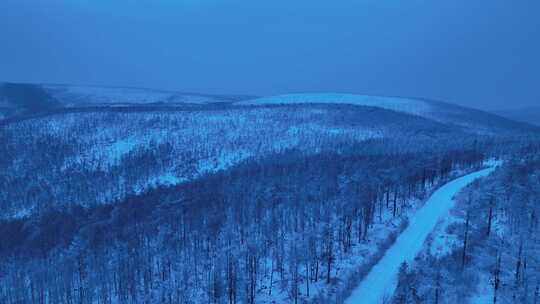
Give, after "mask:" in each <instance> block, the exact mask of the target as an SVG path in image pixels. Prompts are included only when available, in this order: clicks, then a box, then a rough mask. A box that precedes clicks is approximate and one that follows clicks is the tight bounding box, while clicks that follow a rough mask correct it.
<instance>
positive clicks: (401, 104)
mask: <svg viewBox="0 0 540 304" xmlns="http://www.w3.org/2000/svg"><path fill="white" fill-rule="evenodd" d="M236 104H237V105H246V106H247V105H251V106H265V105H295V104H296V105H307V104H334V105H355V106H369V107H378V108H383V109H387V110H392V111H396V112H402V113H407V114H412V115H418V116H422V117H425V118H428V119H432V120H435V121H438V122H442V123H445V124H451V125H454V126H455V127H458V128H463V129H466V130H467V131H469V132H474V133H476V134H483V135H498V134H501V133H505V134H508V133H512V132H530V131H533V132H539V131H540V128H536V127H533V126H531V125H527V124H524V123H519V122H515V121H512V120H510V119H506V118H502V117H500V116H497V115H493V114H490V113H487V112H484V111H480V110H475V109H471V108H465V107H461V106H458V105H454V104H450V103H445V102H440V101H432V100H423V99H413V98H402V97H387V96H370V95H353V94H339V93H315V94H313V93H307V94H287V95H277V96H270V97H262V98H257V99H251V100H245V101H239V102H237V103H236Z"/></svg>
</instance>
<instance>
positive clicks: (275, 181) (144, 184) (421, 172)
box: [0, 105, 523, 304]
mask: <svg viewBox="0 0 540 304" xmlns="http://www.w3.org/2000/svg"><path fill="white" fill-rule="evenodd" d="M404 126H406V127H404ZM0 138H1V141H2V142H3V143H5V144H4V145H2V146H0V155H2V157H1V158H0V168H1V170H0V187H1V189H2V192H1V193H0V200H1V204H0V208H1V210H2V215H3V216H2V218H3V219H2V220H1V221H0V302H2V303H8V304H15V303H40V304H44V303H70V304H71V303H104V304H105V303H260V302H261V301H264V299H268V298H271V297H273V296H278V295H279V297H281V299H286V300H285V301H286V302H291V303H303V302H305V301H307V300H309V301H311V302H319V303H328V302H339V301H340V300H342V299H343V297H345V296H346V295H347V294H348V292H350V286H348V285H347V284H346V283H345V282H344V281H345V280H347V278H343V277H341V276H340V275H341V272H342V271H343V270H342V269H340V268H339V267H337V266H336V265H338V264H339V262H340V261H341V260H344V259H347V258H349V257H350V256H351V255H352V253H353V251H354V250H355V248H359V246H362V244H364V245H365V244H368V245H370V246H373V244H375V243H373V239H374V237H375V235H376V234H378V233H380V231H377V230H375V228H374V227H379V228H378V229H382V228H380V227H383V226H382V225H379V226H377V224H381V223H388V227H386V228H385V229H387V230H389V231H393V232H399V231H398V230H399V229H400V225H405V224H406V220H405V215H406V212H407V210H408V208H411V206H410V202H411V201H413V200H416V201H418V200H420V201H421V200H422V199H423V198H425V197H426V195H427V194H428V193H429V191H430V190H431V189H433V188H434V187H436V186H437V185H438V184H440V183H441V182H444V181H446V180H448V179H449V178H451V177H452V176H454V175H455V174H457V173H463V172H466V171H469V170H473V169H477V168H479V167H480V166H482V163H483V161H484V160H485V159H487V158H490V157H493V156H498V155H500V154H501V153H502V151H505V150H506V152H508V150H509V149H511V147H521V146H522V145H523V144H522V143H521V142H522V140H523V139H521V138H518V136H515V137H514V138H506V139H504V138H494V137H492V136H485V135H478V134H474V133H469V132H467V130H466V129H463V128H458V127H456V126H447V125H444V124H441V123H436V122H434V121H431V120H427V119H424V118H421V117H417V116H411V115H406V114H400V113H397V112H393V111H388V110H381V109H377V108H370V107H353V106H332V107H330V106H325V105H319V106H314V105H310V106H309V107H305V106H285V107H279V106H276V107H243V108H231V109H212V110H205V111H192V112H191V111H183V112H179V113H169V112H166V113H160V112H150V113H140V112H136V113H129V112H128V113H71V114H65V115H57V116H53V117H48V118H38V119H32V120H26V121H22V122H18V123H14V124H9V125H6V126H4V127H2V128H1V129H0ZM171 176H172V177H171ZM171 179H172V181H171ZM386 219H390V220H392V219H396V220H395V221H388V222H385V220H386ZM389 241H391V236H389ZM370 242H371V243H370ZM361 254H364V253H361Z"/></svg>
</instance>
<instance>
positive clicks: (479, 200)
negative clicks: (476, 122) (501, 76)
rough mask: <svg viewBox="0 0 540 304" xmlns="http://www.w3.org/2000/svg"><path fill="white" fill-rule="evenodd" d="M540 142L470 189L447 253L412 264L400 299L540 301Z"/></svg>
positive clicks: (426, 255) (404, 271)
mask: <svg viewBox="0 0 540 304" xmlns="http://www.w3.org/2000/svg"><path fill="white" fill-rule="evenodd" d="M539 203H540V146H538V145H530V146H528V147H526V148H525V149H522V150H521V151H520V153H516V154H515V155H513V156H512V158H511V159H508V160H506V161H505V163H504V164H503V165H502V167H500V168H499V169H497V170H496V171H495V172H494V174H492V175H491V176H489V177H487V178H485V179H482V180H479V181H477V182H476V183H475V184H473V185H471V186H470V187H468V188H467V189H466V190H465V191H463V192H462V193H461V195H460V197H459V199H458V205H457V206H456V210H455V211H454V214H455V217H456V222H455V223H454V224H453V225H450V226H449V227H447V229H446V231H442V233H446V234H449V235H451V236H454V239H455V240H456V241H455V244H454V246H453V249H452V250H451V251H450V252H449V253H448V254H447V255H444V256H436V255H432V254H429V252H425V253H424V254H423V255H422V256H420V257H419V258H418V259H417V261H416V262H415V263H414V264H413V265H404V266H403V268H402V271H401V275H400V287H399V288H398V293H397V294H396V296H395V298H394V302H395V303H427V302H430V303H457V302H462V301H466V300H471V299H472V300H474V299H478V298H479V297H481V299H482V301H483V303H540V258H539V257H540V254H539V253H540V226H539V224H540V219H539V216H540V204H539Z"/></svg>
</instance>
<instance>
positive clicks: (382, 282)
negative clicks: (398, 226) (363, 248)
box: [345, 165, 495, 304]
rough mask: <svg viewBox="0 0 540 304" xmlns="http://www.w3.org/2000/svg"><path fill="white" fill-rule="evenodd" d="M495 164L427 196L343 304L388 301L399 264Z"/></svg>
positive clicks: (411, 256) (410, 256) (409, 257)
mask: <svg viewBox="0 0 540 304" xmlns="http://www.w3.org/2000/svg"><path fill="white" fill-rule="evenodd" d="M494 168H495V165H493V166H492V167H489V168H487V169H483V170H480V171H477V172H474V173H471V174H468V175H465V176H462V177H460V178H457V179H455V180H453V181H451V182H449V183H447V184H445V185H444V186H442V187H441V188H439V189H438V190H437V191H435V192H434V193H433V195H431V197H430V198H429V200H428V201H427V202H426V204H425V205H424V206H423V207H422V208H421V209H420V210H418V212H416V213H415V214H414V215H413V216H412V218H410V220H409V226H408V227H407V228H406V229H405V230H404V231H403V232H402V233H401V234H400V235H399V237H398V238H397V240H396V242H395V243H394V245H392V247H390V248H389V249H388V250H387V251H386V252H385V254H384V256H383V257H382V259H381V260H380V261H379V263H377V264H376V265H375V266H374V267H373V268H372V269H371V271H370V273H369V274H368V275H367V276H366V277H365V278H364V280H362V282H361V283H360V285H359V286H358V287H356V289H355V290H354V291H353V293H352V294H351V296H350V297H349V298H348V299H347V300H346V301H345V303H346V304H371V303H373V304H380V303H384V302H385V300H386V299H389V298H390V297H391V296H392V294H393V293H394V290H395V288H396V285H397V273H398V270H399V267H400V265H401V264H402V263H403V262H407V263H411V262H412V261H413V259H414V258H415V257H416V255H417V254H418V253H419V252H420V250H421V249H422V246H423V245H424V242H425V240H426V238H427V237H428V235H429V233H430V232H431V231H432V230H433V229H434V227H435V225H436V224H437V221H438V220H439V219H440V218H441V217H443V216H445V215H447V214H448V212H449V211H450V209H451V208H452V206H453V205H454V202H453V197H454V195H455V194H457V193H458V192H459V191H460V190H461V189H462V188H463V187H465V186H467V185H468V184H470V183H471V182H473V181H474V180H475V179H477V178H479V177H483V176H487V175H488V174H490V173H491V172H492V171H493V170H494Z"/></svg>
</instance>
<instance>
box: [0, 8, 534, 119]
mask: <svg viewBox="0 0 540 304" xmlns="http://www.w3.org/2000/svg"><path fill="white" fill-rule="evenodd" d="M539 54H540V1H537V0H515V1H514V0H512V1H509V0H489V1H488V0H474V1H473V0H451V1H433V0H407V1H389V0H387V1H384V0H339V1H320V0H266V1H264V0H176V1H175V0H0V80H4V81H13V82H19V81H20V82H45V83H74V84H94V85H118V86H140V87H150V88H163V89H174V90H181V91H191V92H201V93H241V94H254V95H271V94H282V93H292V92H295V93H297V92H345V93H364V94H379V95H400V96H418V97H426V98H433V99H440V100H445V101H450V102H455V103H459V104H463V105H468V106H473V107H478V108H511V107H518V106H526V105H534V104H540V89H539V87H540V55H539Z"/></svg>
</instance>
